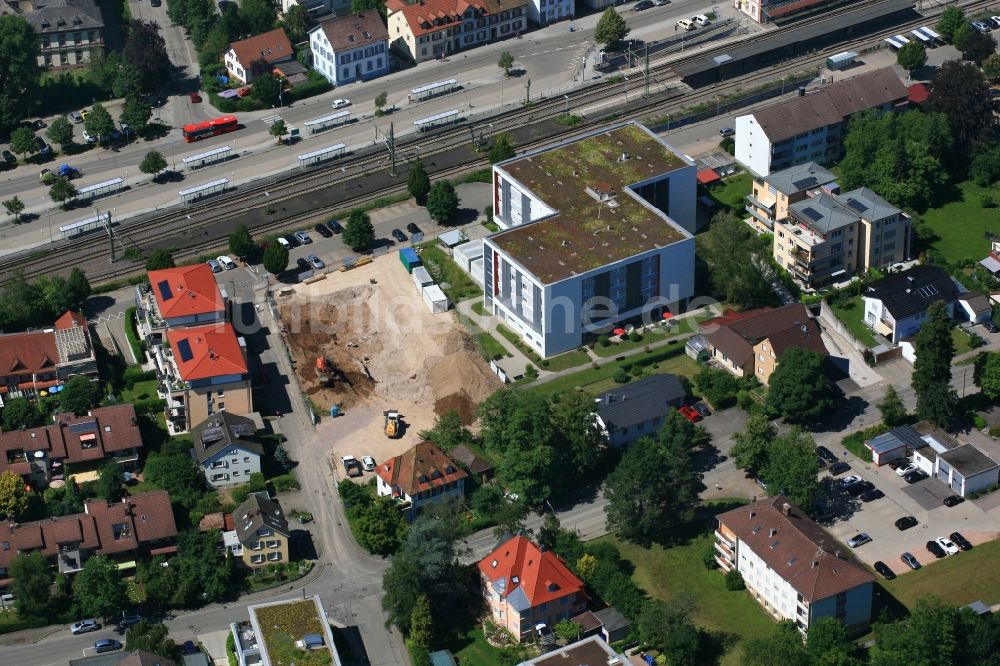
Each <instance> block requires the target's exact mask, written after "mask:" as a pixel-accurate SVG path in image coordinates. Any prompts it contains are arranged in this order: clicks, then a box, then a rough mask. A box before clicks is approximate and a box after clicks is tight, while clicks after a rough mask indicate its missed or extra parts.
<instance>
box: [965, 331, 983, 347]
mask: <svg viewBox="0 0 1000 666" xmlns="http://www.w3.org/2000/svg"><path fill="white" fill-rule="evenodd" d="M985 344H986V340H983V336H981V335H979V334H978V333H976V332H975V331H969V347H971V348H972V349H979V348H980V347H982V346H983V345H985Z"/></svg>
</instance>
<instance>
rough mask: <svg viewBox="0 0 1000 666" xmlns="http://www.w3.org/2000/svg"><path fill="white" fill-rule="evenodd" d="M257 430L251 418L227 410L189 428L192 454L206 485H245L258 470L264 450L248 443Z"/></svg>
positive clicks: (257, 444)
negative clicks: (203, 473)
mask: <svg viewBox="0 0 1000 666" xmlns="http://www.w3.org/2000/svg"><path fill="white" fill-rule="evenodd" d="M261 425H263V424H261ZM259 429H260V428H259V427H258V424H257V423H256V422H255V421H254V419H253V418H249V417H246V416H238V415H236V414H233V413H232V412H228V411H224V412H218V413H216V414H213V415H212V416H209V417H208V418H207V419H205V420H204V421H202V422H201V423H199V424H198V425H196V426H195V427H194V428H192V429H191V440H192V441H193V442H194V448H193V449H192V452H193V454H194V458H195V460H197V461H198V466H199V467H201V469H202V470H203V471H204V472H205V480H206V481H207V482H208V485H209V486H211V487H212V488H221V487H223V486H232V485H236V484H238V483H246V482H247V481H249V480H250V475H251V474H256V473H257V472H259V471H260V461H261V458H263V457H264V447H263V446H262V445H261V444H260V443H259V442H255V441H252V440H253V436H254V434H255V433H256V432H257V431H258V430H259Z"/></svg>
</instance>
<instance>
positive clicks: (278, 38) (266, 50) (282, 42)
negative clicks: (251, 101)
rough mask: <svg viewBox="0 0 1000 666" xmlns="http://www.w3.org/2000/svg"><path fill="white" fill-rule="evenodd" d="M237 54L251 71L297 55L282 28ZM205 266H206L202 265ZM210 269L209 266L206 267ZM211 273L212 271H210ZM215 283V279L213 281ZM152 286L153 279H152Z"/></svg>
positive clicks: (242, 44) (244, 42) (241, 44)
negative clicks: (254, 66) (263, 62)
mask: <svg viewBox="0 0 1000 666" xmlns="http://www.w3.org/2000/svg"><path fill="white" fill-rule="evenodd" d="M229 48H231V49H232V50H233V51H235V52H236V59H237V60H238V61H239V63H240V64H241V65H243V67H244V68H247V69H249V68H250V65H251V64H252V63H254V62H256V61H258V60H260V59H261V58H263V59H264V60H266V61H267V62H268V63H269V64H270V63H275V62H280V61H282V60H289V59H291V58H292V57H293V56H294V55H295V53H293V52H292V43H291V42H290V41H288V35H286V34H285V31H284V30H283V29H282V28H275V29H274V30H269V31H268V32H263V33H261V34H259V35H254V36H253V37H247V38H246V39H241V40H240V41H238V42H233V43H232V44H230V45H229ZM202 265H203V266H205V264H202ZM205 267H206V268H208V267H207V266H205ZM209 272H211V271H209ZM212 281H213V282H214V281H215V280H214V279H213V280H212ZM150 284H152V279H150Z"/></svg>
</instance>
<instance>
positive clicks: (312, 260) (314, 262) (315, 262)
mask: <svg viewBox="0 0 1000 666" xmlns="http://www.w3.org/2000/svg"><path fill="white" fill-rule="evenodd" d="M306 261H308V262H309V265H310V266H312V267H313V268H315V269H316V270H320V269H321V268H326V264H324V263H323V260H322V259H320V258H319V257H317V256H316V255H315V254H310V255H309V256H307V257H306Z"/></svg>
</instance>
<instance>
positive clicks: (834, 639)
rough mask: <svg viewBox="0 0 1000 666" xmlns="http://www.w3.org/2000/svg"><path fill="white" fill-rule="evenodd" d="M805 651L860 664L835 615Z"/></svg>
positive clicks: (819, 621) (824, 660)
mask: <svg viewBox="0 0 1000 666" xmlns="http://www.w3.org/2000/svg"><path fill="white" fill-rule="evenodd" d="M911 43H912V42H911ZM806 651H807V652H808V653H809V660H810V661H811V662H812V663H813V664H817V665H819V666H854V665H855V664H860V662H859V661H858V659H857V658H856V657H855V656H854V653H855V652H856V651H857V646H856V645H855V644H854V643H853V642H852V641H851V639H850V638H849V637H848V635H847V628H846V627H845V626H844V623H843V622H841V621H840V620H838V619H837V618H835V617H830V616H826V617H820V618H816V619H815V620H813V621H812V622H811V623H810V624H809V637H808V639H807V640H806Z"/></svg>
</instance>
